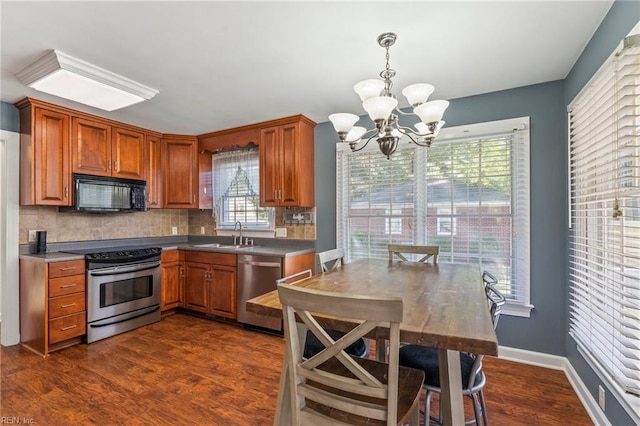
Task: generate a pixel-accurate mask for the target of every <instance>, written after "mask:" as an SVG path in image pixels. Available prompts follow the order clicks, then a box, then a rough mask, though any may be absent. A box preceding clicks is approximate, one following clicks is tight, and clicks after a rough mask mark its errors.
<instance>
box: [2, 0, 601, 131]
mask: <svg viewBox="0 0 640 426" xmlns="http://www.w3.org/2000/svg"><path fill="white" fill-rule="evenodd" d="M612 3H613V1H612V0H604V1H594V0H589V1H577V0H574V1H538V2H528V1H497V2H485V1H467V2H453V1H440V2H435V1H422V2H400V1H394V2H392V1H383V2H362V1H356V2H329V1H320V2H265V1H263V2H244V1H242V2H238V1H236V2H152V1H144V2H69V3H62V2H6V1H2V3H1V4H0V13H1V15H2V21H1V24H2V27H1V36H2V39H1V43H2V44H1V62H0V66H1V71H2V80H1V86H0V95H1V99H2V101H5V102H9V103H14V102H17V101H18V100H20V99H22V98H24V97H26V96H30V97H34V98H38V99H42V100H46V101H49V102H53V103H57V104H61V105H66V106H69V107H71V108H74V109H78V110H83V111H87V112H90V113H94V114H97V115H101V116H105V117H109V118H113V119H115V120H119V121H123V122H127V123H131V124H134V125H138V126H141V127H144V128H147V129H152V130H156V131H159V132H163V133H178V134H202V133H207V132H211V131H215V130H222V129H226V128H230V127H236V126H240V125H245V124H251V123H256V122H260V121H265V120H270V119H274V118H279V117H284V116H289V115H294V114H304V115H306V116H308V117H309V118H311V119H312V120H315V121H317V122H324V121H327V116H328V115H329V114H330V113H332V112H353V113H356V114H359V115H360V114H364V111H363V110H362V108H361V105H360V101H359V99H358V97H357V95H356V94H355V93H354V92H353V91H352V87H353V84H355V83H356V82H357V81H360V80H363V79H366V78H378V74H379V72H380V71H381V70H382V69H383V68H384V66H385V58H384V49H382V48H381V47H379V46H378V44H377V42H376V39H377V36H378V35H379V34H381V33H383V32H387V31H393V32H396V33H397V34H398V41H397V42H396V44H395V45H394V46H393V47H391V50H390V62H391V67H392V68H394V69H395V70H396V71H397V76H396V78H395V79H394V89H395V90H394V92H395V94H396V95H397V96H398V98H401V94H400V91H401V89H402V88H403V87H405V86H406V85H408V84H410V83H417V82H425V83H431V84H433V85H435V86H436V91H435V92H434V94H433V95H432V97H431V99H453V98H459V97H464V96H469V95H475V94H480V93H486V92H493V91H497V90H503V89H509V88H513V87H519V86H527V85H531V84H536V83H542V82H546V81H553V80H558V79H563V78H565V77H566V75H567V73H568V72H569V70H570V69H571V67H572V66H573V65H574V63H575V61H576V59H577V58H578V57H579V55H580V53H581V52H582V50H583V48H584V47H585V46H586V44H587V42H588V41H589V39H590V38H591V36H592V35H593V33H594V31H595V30H596V29H597V27H598V26H599V24H600V22H601V21H602V19H603V18H604V16H605V15H606V13H607V12H608V10H609V8H610V7H611V4H612ZM49 49H57V50H60V51H62V52H65V53H67V54H69V55H71V56H74V57H76V58H79V59H82V60H85V61H88V62H90V63H93V64H95V65H98V66H100V67H103V68H106V69H108V70H110V71H112V72H115V73H118V74H121V75H123V76H126V77H127V78H130V79H133V80H136V81H138V82H140V83H142V84H144V85H147V86H150V87H152V88H155V89H157V90H159V91H160V93H159V94H158V95H156V96H155V97H154V98H153V99H151V100H150V101H147V102H143V103H141V104H137V105H134V106H131V107H128V108H124V109H122V110H119V111H114V112H112V113H107V112H105V111H101V110H97V109H93V108H90V107H86V106H83V105H80V104H77V103H74V102H71V101H66V100H64V99H61V98H56V97H54V96H50V95H46V94H44V93H40V92H37V91H35V90H33V89H31V88H29V87H26V86H24V85H22V84H21V83H19V82H18V81H17V80H16V78H15V77H14V74H15V73H16V72H17V71H19V70H20V69H22V68H23V67H24V66H26V65H28V64H29V63H30V62H32V61H33V60H35V59H37V58H38V57H40V56H41V55H42V54H43V53H44V52H45V51H47V50H49ZM402 101H403V100H402V99H401V103H400V106H401V107H403V106H407V105H406V101H404V103H403V102H402ZM445 119H446V114H445Z"/></svg>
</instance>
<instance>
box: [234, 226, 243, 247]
mask: <svg viewBox="0 0 640 426" xmlns="http://www.w3.org/2000/svg"><path fill="white" fill-rule="evenodd" d="M238 226H240V244H239V245H242V222H240V221H237V222H236V223H235V224H234V225H233V232H235V231H237V230H238ZM233 244H237V242H236V236H235V235H234V236H233Z"/></svg>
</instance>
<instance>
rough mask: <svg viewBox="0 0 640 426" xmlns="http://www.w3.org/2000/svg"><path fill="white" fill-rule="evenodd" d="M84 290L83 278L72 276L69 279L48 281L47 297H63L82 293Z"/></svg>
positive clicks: (81, 276)
mask: <svg viewBox="0 0 640 426" xmlns="http://www.w3.org/2000/svg"><path fill="white" fill-rule="evenodd" d="M84 289H85V276H84V275H72V276H69V277H62V278H54V279H51V280H49V297H57V296H64V295H66V294H71V293H79V292H82V293H83V294H84Z"/></svg>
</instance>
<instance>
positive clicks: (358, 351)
mask: <svg viewBox="0 0 640 426" xmlns="http://www.w3.org/2000/svg"><path fill="white" fill-rule="evenodd" d="M312 275H313V273H312V272H311V269H306V270H304V271H300V272H296V273H295V274H291V275H287V276H286V277H282V278H280V279H279V280H276V285H277V284H296V283H300V282H302V281H304V280H306V279H307V278H310V277H311V276H312ZM327 332H328V333H329V334H330V335H331V338H333V339H335V340H338V339H339V338H340V337H342V336H343V335H344V333H342V332H340V331H336V330H327ZM323 348H324V345H323V344H322V342H321V341H320V340H318V338H317V337H316V336H315V335H314V334H313V333H311V332H308V333H307V338H306V340H305V344H304V357H305V358H311V357H312V356H313V355H315V354H317V353H318V352H320V351H321V350H322V349H323ZM346 351H347V353H348V354H349V355H353V356H357V357H360V358H366V357H367V356H368V355H369V341H368V339H358V340H356V341H355V342H353V343H352V344H351V345H349V346H348V347H347V349H346Z"/></svg>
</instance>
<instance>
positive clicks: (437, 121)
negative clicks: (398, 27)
mask: <svg viewBox="0 0 640 426" xmlns="http://www.w3.org/2000/svg"><path fill="white" fill-rule="evenodd" d="M396 38H397V36H396V34H395V33H384V34H381V35H380V36H378V44H379V45H380V47H384V48H385V50H386V60H387V65H386V67H385V69H384V70H382V71H381V72H380V77H382V80H377V79H370V80H363V81H361V82H359V83H356V85H355V86H353V90H354V91H355V92H356V93H357V94H358V96H360V99H361V100H362V108H364V110H365V111H366V112H367V114H369V117H370V118H371V120H373V122H374V123H375V127H374V128H372V129H365V128H364V127H361V126H355V124H356V122H357V121H358V119H359V118H360V117H358V116H357V115H355V114H349V113H337V114H331V115H330V116H329V120H330V121H331V123H333V127H334V128H335V130H336V132H337V133H338V137H339V138H340V142H345V143H348V144H349V146H350V148H351V150H352V151H354V152H355V151H360V150H361V149H363V148H364V147H365V146H367V144H368V143H369V142H370V141H371V140H372V139H374V138H375V139H376V141H377V142H378V146H379V148H380V151H381V152H382V153H383V154H384V155H386V156H387V159H388V158H390V157H391V154H393V153H394V152H395V151H396V148H397V147H398V142H399V141H400V138H402V136H407V137H408V138H409V139H410V140H411V142H413V143H415V144H416V145H418V146H423V147H430V146H431V142H433V139H434V138H435V137H436V136H437V134H438V132H439V131H440V128H441V127H442V126H443V125H444V121H442V116H443V115H444V111H445V110H446V109H447V107H448V106H449V102H448V101H442V100H438V101H429V102H427V99H428V98H429V95H431V93H433V91H434V90H435V88H434V87H433V86H432V85H431V84H426V83H418V84H411V85H409V86H407V87H405V89H404V90H403V91H402V94H403V95H404V96H405V97H406V98H407V100H408V101H409V104H410V105H411V106H412V107H413V113H407V112H403V111H402V110H400V109H398V108H397V106H398V100H397V99H396V97H395V95H394V94H393V93H391V87H392V86H393V82H392V81H391V79H392V78H393V77H394V76H395V75H396V71H395V70H394V69H392V68H391V67H390V66H389V48H390V47H391V46H393V45H394V44H395V42H396ZM398 114H400V115H415V116H418V117H419V118H420V121H419V122H418V123H416V124H415V125H414V127H415V130H414V129H412V128H410V127H404V126H401V125H400V124H399V123H398ZM363 139H366V141H365V142H364V144H361V142H362V140H363Z"/></svg>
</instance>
